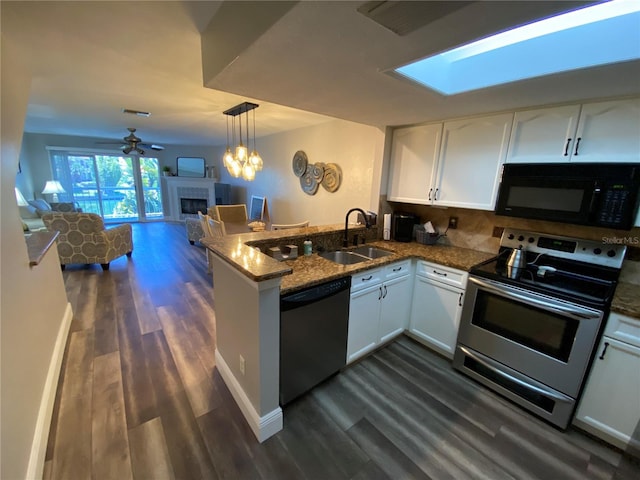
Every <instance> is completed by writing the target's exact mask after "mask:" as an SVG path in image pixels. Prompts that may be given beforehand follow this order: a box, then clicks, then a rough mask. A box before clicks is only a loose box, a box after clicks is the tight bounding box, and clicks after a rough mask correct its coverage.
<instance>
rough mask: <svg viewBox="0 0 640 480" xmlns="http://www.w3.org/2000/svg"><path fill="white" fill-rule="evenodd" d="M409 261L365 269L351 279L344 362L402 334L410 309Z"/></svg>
mask: <svg viewBox="0 0 640 480" xmlns="http://www.w3.org/2000/svg"><path fill="white" fill-rule="evenodd" d="M410 273H411V261H410V260H405V261H401V262H396V263H393V264H391V265H388V266H386V267H384V268H378V269H374V270H366V271H365V272H362V273H360V274H358V275H354V276H353V277H352V280H351V302H350V304H349V335H348V339H347V363H350V362H353V361H354V360H356V359H358V358H360V357H362V356H363V355H366V354H367V353H369V352H370V351H372V350H373V349H374V348H376V347H377V346H378V345H380V344H381V343H384V342H386V341H387V340H390V339H391V338H393V337H395V336H397V335H399V334H401V333H402V332H403V331H404V330H405V329H406V328H407V324H408V321H409V311H410V308H411V293H412V291H411V290H412V289H411V275H410Z"/></svg>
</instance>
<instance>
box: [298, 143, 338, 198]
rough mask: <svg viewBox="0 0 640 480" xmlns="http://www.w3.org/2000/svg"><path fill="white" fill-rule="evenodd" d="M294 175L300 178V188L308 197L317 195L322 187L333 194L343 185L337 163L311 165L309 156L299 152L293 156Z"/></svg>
mask: <svg viewBox="0 0 640 480" xmlns="http://www.w3.org/2000/svg"><path fill="white" fill-rule="evenodd" d="M292 166H293V173H294V175H295V176H296V177H299V178H300V187H301V188H302V191H303V192H304V193H306V194H307V195H315V194H316V192H317V191H318V187H319V186H320V185H322V186H323V188H324V189H325V190H326V191H328V192H330V193H333V192H335V191H337V190H338V188H340V184H341V183H342V170H341V169H340V166H339V165H337V164H336V163H327V164H325V163H322V162H316V163H314V164H309V159H308V158H307V154H306V153H304V152H303V151H302V150H298V151H297V152H296V153H295V154H294V155H293V165H292Z"/></svg>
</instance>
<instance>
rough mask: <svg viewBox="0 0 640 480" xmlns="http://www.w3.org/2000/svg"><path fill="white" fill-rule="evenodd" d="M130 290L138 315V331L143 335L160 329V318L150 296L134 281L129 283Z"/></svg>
mask: <svg viewBox="0 0 640 480" xmlns="http://www.w3.org/2000/svg"><path fill="white" fill-rule="evenodd" d="M131 292H132V295H133V302H134V305H135V308H136V314H137V317H138V326H139V327H140V333H142V334H143V335H144V334H145V333H149V332H155V331H156V330H160V329H161V328H162V327H161V325H160V319H159V318H158V314H157V312H156V309H155V305H153V302H152V301H151V296H150V295H149V294H148V293H147V292H145V291H143V290H141V289H140V287H139V286H137V284H136V283H134V284H132V285H131Z"/></svg>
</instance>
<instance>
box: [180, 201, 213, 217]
mask: <svg viewBox="0 0 640 480" xmlns="http://www.w3.org/2000/svg"><path fill="white" fill-rule="evenodd" d="M207 206H208V202H207V199H206V198H184V197H183V198H181V199H180V211H181V212H182V213H183V214H192V215H193V214H197V213H198V211H200V212H202V213H206V212H207Z"/></svg>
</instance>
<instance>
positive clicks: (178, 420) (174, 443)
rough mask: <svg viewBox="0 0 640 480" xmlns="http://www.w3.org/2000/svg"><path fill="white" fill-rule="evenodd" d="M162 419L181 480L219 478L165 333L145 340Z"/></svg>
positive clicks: (155, 334)
mask: <svg viewBox="0 0 640 480" xmlns="http://www.w3.org/2000/svg"><path fill="white" fill-rule="evenodd" d="M142 347H143V349H144V354H145V355H146V357H147V358H148V365H149V374H150V377H151V379H152V385H153V390H154V391H155V395H156V401H157V408H158V412H159V414H160V415H159V416H160V418H161V419H162V426H163V428H164V432H165V438H166V440H167V448H168V450H169V456H170V458H171V464H172V466H173V470H174V472H175V475H176V477H177V478H208V479H215V478H217V473H216V471H215V469H214V467H213V464H212V462H211V458H210V457H209V453H208V451H207V447H206V445H205V443H204V440H203V438H202V435H201V434H200V430H199V428H198V425H197V422H196V419H195V416H194V415H193V412H192V410H191V406H190V404H189V400H188V398H187V395H186V393H185V390H184V388H183V386H182V382H181V379H180V375H179V374H178V370H177V368H176V366H175V363H174V361H173V358H172V356H171V351H170V349H169V346H168V345H167V342H166V340H165V337H164V334H163V332H162V331H156V332H151V333H148V334H146V335H144V336H143V337H142Z"/></svg>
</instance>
